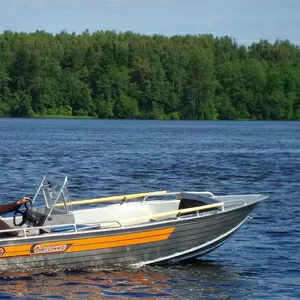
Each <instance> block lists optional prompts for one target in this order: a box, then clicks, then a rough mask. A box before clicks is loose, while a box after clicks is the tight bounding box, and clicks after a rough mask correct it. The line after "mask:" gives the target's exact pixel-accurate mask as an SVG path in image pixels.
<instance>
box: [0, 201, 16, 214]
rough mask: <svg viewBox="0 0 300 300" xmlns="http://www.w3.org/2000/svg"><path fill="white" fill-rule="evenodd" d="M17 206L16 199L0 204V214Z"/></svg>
mask: <svg viewBox="0 0 300 300" xmlns="http://www.w3.org/2000/svg"><path fill="white" fill-rule="evenodd" d="M17 207H18V204H17V201H16V202H11V203H7V204H0V215H2V214H6V213H8V212H11V211H14V210H16V209H17Z"/></svg>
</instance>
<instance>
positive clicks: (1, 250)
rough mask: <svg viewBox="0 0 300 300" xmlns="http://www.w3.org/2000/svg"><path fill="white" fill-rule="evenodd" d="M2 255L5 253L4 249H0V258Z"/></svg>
mask: <svg viewBox="0 0 300 300" xmlns="http://www.w3.org/2000/svg"><path fill="white" fill-rule="evenodd" d="M4 253H5V249H4V248H2V247H0V257H1V256H3V254H4Z"/></svg>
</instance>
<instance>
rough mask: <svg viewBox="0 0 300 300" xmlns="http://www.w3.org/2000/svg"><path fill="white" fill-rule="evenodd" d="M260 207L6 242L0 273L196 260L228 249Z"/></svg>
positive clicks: (1, 249)
mask: <svg viewBox="0 0 300 300" xmlns="http://www.w3.org/2000/svg"><path fill="white" fill-rule="evenodd" d="M256 204H257V203H253V204H251V205H246V206H243V207H240V208H237V209H234V210H229V211H223V212H220V213H218V214H211V215H209V214H208V215H207V216H203V215H201V216H200V215H199V216H197V215H195V216H194V217H182V218H179V219H175V220H168V221H166V222H159V221H153V222H150V223H147V224H140V225H136V226H131V227H124V228H116V229H105V230H95V231H89V232H81V233H74V232H73V233H65V234H60V235H58V236H56V235H55V234H53V235H44V236H43V235H39V236H37V237H36V236H33V237H28V238H26V239H14V238H12V239H7V240H6V241H4V242H2V243H1V245H0V269H2V270H5V269H9V270H20V269H27V270H28V269H34V268H39V269H40V268H55V269H66V268H67V269H70V268H77V269H78V268H94V267H100V268H101V267H109V266H112V265H114V266H120V265H121V266H142V265H147V264H163V263H174V262H177V261H182V260H189V259H193V258H198V257H201V256H202V255H205V254H207V253H208V252H210V251H212V250H214V249H215V248H217V247H218V246H220V245H221V244H222V243H224V242H225V241H226V240H227V239H228V238H229V237H230V236H231V235H232V234H233V233H234V232H235V231H236V230H237V229H238V228H239V227H240V226H241V225H242V224H243V223H244V222H245V221H246V220H247V218H248V217H249V214H250V213H251V212H252V210H253V209H254V207H255V206H256Z"/></svg>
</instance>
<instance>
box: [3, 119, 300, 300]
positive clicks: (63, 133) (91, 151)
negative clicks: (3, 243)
mask: <svg viewBox="0 0 300 300" xmlns="http://www.w3.org/2000/svg"><path fill="white" fill-rule="evenodd" d="M299 169H300V123H299V122H234V121H233V122H225V121H216V122H206V121H198V122H197V121H103V120H54V119H51V120H45V119H33V120H31V119H0V171H1V172H0V174H1V175H0V186H1V191H0V202H7V201H10V200H15V199H18V198H20V197H22V196H23V195H29V196H32V195H33V194H34V192H35V189H36V187H37V185H38V183H39V181H40V179H41V177H42V176H43V174H44V173H45V172H46V171H57V172H63V173H66V174H67V175H68V176H69V180H70V185H69V186H70V188H69V191H70V194H71V196H72V198H73V199H87V198H91V197H98V196H102V195H113V194H123V193H135V192H139V191H152V190H161V189H167V190H170V191H181V190H204V191H211V192H213V193H215V194H241V193H265V194H268V195H269V196H270V198H269V199H268V200H266V201H264V202H262V203H261V204H260V205H259V206H258V207H257V209H256V210H255V213H254V218H253V219H251V220H250V221H249V222H248V223H247V224H245V226H244V227H243V228H242V229H241V230H240V231H239V232H238V233H236V234H235V235H234V236H233V237H232V239H231V240H230V241H229V242H227V243H225V244H224V245H223V246H222V247H221V248H219V249H218V250H217V251H215V252H214V253H213V254H211V255H209V256H207V257H206V260H202V261H200V262H198V263H195V264H181V265H176V266H170V267H145V268H142V269H138V270H113V269H111V270H85V271H83V270H82V271H72V272H71V271H67V270H66V271H65V272H56V271H55V270H46V271H45V272H44V273H39V274H35V273H31V272H30V270H28V272H26V273H9V272H5V273H0V299H156V298H157V299H158V298H159V299H297V298H300V251H299V249H298V248H299V246H300V225H299V224H300V221H299V219H300V209H299V191H300V175H299Z"/></svg>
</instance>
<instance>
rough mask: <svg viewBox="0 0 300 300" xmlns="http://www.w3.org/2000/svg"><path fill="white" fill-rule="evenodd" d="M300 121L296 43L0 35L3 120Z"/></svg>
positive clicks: (187, 37) (99, 35)
mask: <svg viewBox="0 0 300 300" xmlns="http://www.w3.org/2000/svg"><path fill="white" fill-rule="evenodd" d="M1 116H2V117H4V116H5V117H42V116H65V117H72V116H76V117H86V116H90V117H95V118H124V119H136V118H143V119H193V120H205V119H206V120H217V119H227V120H231V119H232V120H233V119H251V120H299V119H300V49H299V47H298V46H296V45H293V44H292V43H290V42H289V41H288V40H286V41H276V42H274V43H270V42H268V41H267V40H260V41H259V42H254V43H253V44H251V45H250V46H248V47H245V46H244V45H239V44H238V43H237V42H236V40H235V39H233V38H231V37H228V36H224V37H214V36H212V35H185V36H171V37H167V36H163V35H153V36H147V35H141V34H135V33H132V32H124V33H116V32H114V31H98V32H94V33H89V32H88V31H85V32H83V33H82V34H75V33H67V32H65V31H63V32H61V33H59V34H55V35H54V34H50V33H47V32H44V31H36V32H34V33H23V32H20V33H19V32H12V31H4V32H3V33H2V34H0V117H1Z"/></svg>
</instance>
